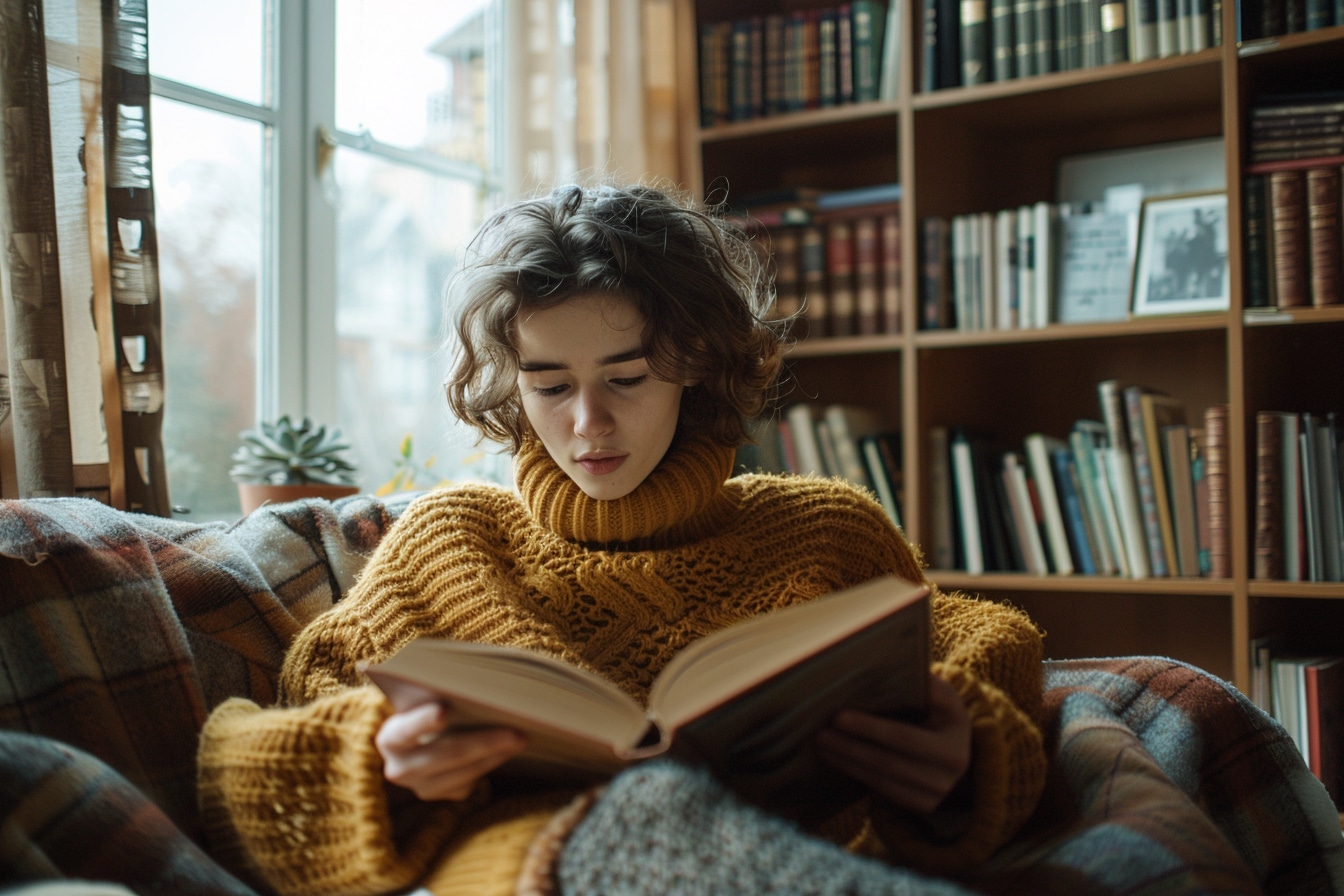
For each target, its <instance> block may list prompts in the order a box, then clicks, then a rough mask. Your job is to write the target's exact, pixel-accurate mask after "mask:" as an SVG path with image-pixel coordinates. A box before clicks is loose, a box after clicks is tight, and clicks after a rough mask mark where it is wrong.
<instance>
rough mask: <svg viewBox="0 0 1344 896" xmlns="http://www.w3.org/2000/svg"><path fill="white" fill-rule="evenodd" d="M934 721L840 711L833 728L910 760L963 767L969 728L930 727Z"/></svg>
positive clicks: (966, 752)
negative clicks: (964, 730)
mask: <svg viewBox="0 0 1344 896" xmlns="http://www.w3.org/2000/svg"><path fill="white" fill-rule="evenodd" d="M933 721H934V720H932V719H930V720H927V721H926V723H925V724H924V725H916V724H913V723H910V722H900V721H896V720H895V719H884V718H881V717H880V716H871V715H868V714H867V713H859V712H852V711H846V712H841V713H837V714H836V716H835V718H834V719H833V720H832V721H831V725H830V729H831V730H833V731H836V732H839V733H841V734H843V735H845V736H846V737H847V738H850V739H854V740H862V741H866V742H868V743H870V744H872V745H873V746H875V747H876V748H877V749H878V750H879V751H880V752H882V753H886V754H891V755H893V756H896V757H900V758H902V759H904V760H906V761H908V762H913V763H917V764H920V765H925V764H931V763H932V764H937V765H945V766H947V767H948V768H950V769H955V770H961V769H962V767H963V766H964V764H965V762H966V759H967V757H968V755H969V741H970V735H969V730H970V729H969V727H967V728H966V732H965V733H964V734H963V733H962V731H961V726H959V725H953V726H951V727H949V728H937V729H930V728H929V727H926V726H927V725H928V724H929V723H931V722H933ZM963 743H964V746H963Z"/></svg>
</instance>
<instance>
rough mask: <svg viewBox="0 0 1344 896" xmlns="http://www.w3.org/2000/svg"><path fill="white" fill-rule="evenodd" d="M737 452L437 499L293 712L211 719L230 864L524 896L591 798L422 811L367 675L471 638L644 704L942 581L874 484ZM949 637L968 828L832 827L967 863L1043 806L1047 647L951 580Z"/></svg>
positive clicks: (360, 586) (715, 451)
mask: <svg viewBox="0 0 1344 896" xmlns="http://www.w3.org/2000/svg"><path fill="white" fill-rule="evenodd" d="M732 457H733V453H732V451H731V450H729V449H727V448H723V447H721V446H716V445H712V444H709V443H707V442H703V441H698V440H694V439H691V440H685V441H684V442H680V443H678V444H674V446H673V449H672V450H671V451H670V452H669V454H668V456H667V457H666V458H664V460H663V462H662V463H661V464H660V465H659V466H658V468H657V469H656V470H655V471H654V472H653V474H652V475H651V476H650V477H649V478H648V479H647V480H646V481H645V482H644V483H643V484H641V485H640V487H639V488H638V489H636V490H635V491H634V492H633V493H632V494H630V495H629V496H627V497H625V498H622V499H620V500H616V501H597V500H593V499H590V498H588V497H587V496H585V495H584V494H583V493H582V492H581V491H580V490H579V489H578V488H577V487H576V486H575V485H574V484H573V482H572V481H571V480H570V479H569V478H568V477H567V476H566V475H565V474H564V473H563V472H562V471H561V470H560V469H559V467H558V466H556V464H555V463H554V462H553V461H551V459H550V458H549V457H548V456H547V454H546V452H545V451H544V450H543V449H542V448H541V447H540V446H539V445H535V444H534V445H529V446H526V447H525V449H524V450H523V452H522V453H521V454H520V455H519V457H518V458H517V464H516V469H517V482H518V493H516V494H515V493H514V492H511V491H509V490H506V489H503V488H498V487H493V486H486V485H465V486H460V487H453V488H446V489H442V490H438V491H435V492H432V493H430V494H427V495H425V496H424V497H422V498H420V499H418V500H417V501H416V502H415V503H414V504H412V505H411V507H409V508H408V509H407V511H406V512H405V514H404V515H403V517H402V518H401V519H400V520H398V522H397V524H396V525H395V526H394V527H393V529H392V530H391V531H390V532H389V533H388V535H387V536H386V537H385V538H384V540H383V541H382V543H381V544H380V545H379V547H378V550H377V551H376V553H375V554H374V556H373V557H372V558H371V559H370V561H369V564H368V566H367V568H366V569H365V571H364V573H363V574H362V576H361V577H360V578H359V580H358V582H357V583H356V585H355V587H354V588H353V589H352V590H351V592H350V593H349V594H348V595H347V596H346V597H345V598H344V599H343V600H342V601H340V603H338V604H337V605H336V606H335V607H333V608H332V609H331V610H330V611H328V612H326V613H324V614H323V615H322V616H320V617H318V618H317V619H315V620H314V621H313V622H312V623H311V624H310V625H308V627H307V628H306V629H305V630H304V631H303V632H302V633H301V634H300V635H299V637H298V638H297V639H296V641H295V643H294V644H293V645H292V646H291V648H290V651H289V653H288V655H287V657H286V661H285V666H284V670H283V672H282V681H281V701H280V702H281V704H282V705H281V706H278V707H274V708H265V709H263V708H260V707H258V706H256V705H254V704H252V703H250V702H248V701H245V700H240V699H235V700H231V701H228V702H226V703H224V704H222V705H221V706H220V707H218V708H217V709H216V710H215V712H214V713H213V714H212V715H211V717H210V719H209V720H208V722H207V724H206V726H205V730H204V732H203V733H202V739H201V746H200V755H199V760H200V773H199V774H200V781H199V783H200V799H201V803H202V813H203V818H204V820H205V823H206V826H207V830H208V832H209V836H210V840H211V845H212V849H213V851H214V852H215V854H216V855H217V856H218V857H219V858H220V859H221V860H222V861H224V863H225V864H226V865H229V866H230V867H231V868H232V869H233V870H234V871H235V872H236V873H238V874H240V875H241V876H243V877H245V878H247V879H249V880H251V881H253V882H254V883H258V884H260V885H262V886H265V887H267V888H270V889H273V890H275V891H277V892H280V893H284V894H300V893H323V894H329V896H339V894H365V893H386V892H391V891H395V890H399V889H402V888H405V887H408V886H410V885H412V884H414V883H417V882H420V883H422V884H424V885H425V886H427V887H429V889H430V890H431V891H432V892H434V893H436V894H440V896H447V894H456V893H464V894H472V896H483V894H492V893H501V894H502V893H511V892H513V887H514V883H515V881H516V879H517V877H518V874H519V871H520V869H521V868H522V867H523V864H524V857H525V855H526V853H527V850H528V848H529V846H530V845H532V844H533V841H534V839H537V835H538V832H540V831H541V830H542V829H543V828H544V827H545V826H546V825H547V822H548V820H550V819H551V818H552V817H553V816H554V815H555V813H556V811H557V810H558V809H559V808H560V807H562V806H563V805H564V804H565V803H566V802H567V801H568V799H569V797H570V796H571V794H564V793H555V794H548V793H542V794H535V795H529V796H524V797H518V796H512V797H509V798H506V799H505V798H492V797H491V795H490V792H489V786H488V784H486V785H483V786H482V787H480V788H478V793H477V795H476V796H474V797H473V798H472V799H470V800H467V801H464V802H460V803H454V802H438V803H421V802H419V801H417V800H415V799H414V798H412V797H410V796H409V795H408V794H407V793H405V792H404V791H399V790H398V789H397V788H393V787H391V786H390V785H387V784H386V783H385V781H384V779H383V775H382V762H381V759H380V757H379V754H378V752H377V750H376V748H375V747H374V743H373V737H374V733H375V732H376V731H377V729H378V727H379V725H380V723H381V722H382V721H383V719H384V718H386V716H387V715H388V713H389V708H388V706H387V704H386V702H385V701H384V700H383V699H382V697H381V694H380V692H379V691H378V690H377V689H376V688H374V687H373V686H372V685H369V684H367V683H366V682H363V681H361V677H360V675H359V673H358V672H357V669H356V664H357V663H359V662H360V661H378V660H381V659H384V658H386V657H388V656H390V655H391V654H392V653H394V652H395V651H396V650H397V649H398V648H399V647H401V646H402V645H403V644H405V643H407V642H408V641H409V640H411V639H412V638H415V637H418V636H426V635H427V636H437V637H453V638H461V639H467V640H475V641H482V642H490V643H495V644H506V645H513V646H517V647H524V648H528V649H531V650H536V651H540V652H543V653H548V654H551V655H553V656H557V657H561V658H563V659H565V660H568V661H570V662H573V663H576V664H578V665H580V666H583V667H586V668H588V669H591V670H593V671H595V672H598V673H600V674H602V675H604V676H606V677H607V678H609V679H610V680H611V681H613V682H615V683H617V684H618V685H619V686H621V687H622V688H624V689H625V690H627V691H628V692H629V693H631V694H633V695H635V696H636V697H637V698H643V697H644V696H645V694H646V692H647V689H648V687H649V685H650V683H651V681H652V679H653V677H654V675H655V674H656V673H657V672H658V670H659V669H661V668H662V666H663V665H664V664H665V663H666V662H667V661H668V659H669V658H670V657H672V656H673V655H674V654H675V653H676V651H677V650H679V649H680V648H681V647H683V646H684V645H686V644H687V643H689V642H690V641H692V640H694V639H696V638H699V637H701V636H703V635H705V634H707V633H709V632H712V631H715V630H717V629H719V628H722V627H723V626H726V625H729V624H731V623H733V622H736V621H738V620H741V619H744V618H747V617H750V616H752V615H755V614H758V613H761V612H765V611H768V610H772V609H775V608H777V607H782V606H786V605H789V604H793V603H797V602H799V601H806V600H810V599H812V598H815V597H817V596H820V595H823V594H826V593H828V592H831V591H835V590H837V589H840V588H844V587H847V586H849V585H854V584H858V583H861V582H864V581H867V580H868V579H870V578H873V577H874V576H877V575H881V574H885V573H895V574H897V575H900V576H902V577H904V578H907V579H910V580H915V581H920V580H922V579H923V572H922V570H921V559H920V556H919V554H918V552H917V551H916V550H915V549H914V548H913V547H912V546H911V545H910V544H909V543H908V542H907V541H906V540H905V538H904V537H903V536H902V534H901V533H900V532H899V530H897V529H896V528H895V527H894V526H893V525H892V524H891V522H890V521H889V520H888V518H887V517H886V516H885V514H884V513H883V511H882V509H881V507H880V506H879V505H878V504H877V503H876V502H875V501H874V500H872V499H871V497H870V496H868V495H867V494H866V493H864V492H862V491H860V490H858V489H856V488H854V487H852V486H850V485H848V484H846V483H844V482H842V481H839V480H821V479H816V478H800V477H781V476H766V475H749V476H739V477H735V478H731V479H730V478H729V475H730V473H731V470H732ZM933 623H934V644H933V651H934V656H935V658H936V662H935V664H934V667H933V668H934V671H935V672H937V673H938V674H940V675H942V676H943V677H945V678H947V679H949V680H950V681H951V682H952V683H953V684H954V685H955V686H956V688H957V689H958V691H959V692H960V694H961V696H962V698H963V700H964V701H965V703H966V705H967V707H968V708H969V711H970V713H971V717H972V723H973V735H972V737H973V766H972V770H971V773H970V783H971V801H972V803H971V811H970V816H969V820H968V821H966V822H965V823H964V824H961V825H958V826H957V828H956V833H955V834H951V835H949V834H948V833H947V832H946V831H943V832H942V834H940V835H939V836H937V837H935V836H934V835H933V834H931V833H930V830H929V828H928V826H926V825H923V824H920V823H919V822H918V821H916V820H911V819H907V818H904V817H902V816H901V815H900V814H898V813H897V812H895V811H893V810H890V809H888V808H886V807H885V805H884V804H882V803H881V802H880V801H878V800H872V801H871V804H870V805H869V804H864V805H863V806H860V807H859V808H858V809H857V810H856V811H857V812H859V813H861V814H863V815H864V816H866V817H863V818H852V819H848V820H840V821H837V823H836V828H835V829H834V830H832V831H831V832H829V833H830V834H831V835H832V836H835V837H839V838H842V839H845V840H847V841H849V842H850V843H851V844H852V845H854V846H855V847H856V848H863V849H864V850H865V851H867V852H876V853H881V854H885V855H887V856H888V857H889V858H891V859H892V860H893V861H897V862H901V863H905V864H910V865H913V866H915V867H919V868H922V869H925V870H932V871H955V870H957V869H958V868H964V867H967V866H968V865H971V864H974V863H976V862H979V861H981V860H983V859H984V858H985V857H987V856H988V855H989V854H990V853H991V852H992V851H993V850H994V849H996V848H997V847H998V846H1000V845H1001V844H1002V843H1004V842H1005V841H1006V840H1007V838H1008V837H1010V836H1011V835H1012V833H1013V832H1014V831H1015V830H1016V829H1017V828H1018V826H1019V825H1020V824H1021V823H1022V821H1024V820H1025V818H1026V817H1027V815H1028V814H1029V813H1030V812H1031V810H1032V808H1033V807H1034V806H1035V803H1036V800H1037V798H1038V797H1039V795H1040V791H1041V788H1042V786H1043V784H1044V777H1045V757H1044V752H1043V749H1042V745H1041V738H1040V734H1039V732H1038V730H1037V729H1036V727H1035V725H1034V724H1033V723H1032V721H1031V714H1032V713H1033V712H1034V711H1035V709H1036V708H1037V705H1038V703H1039V701H1040V697H1041V681H1040V674H1041V670H1040V660H1041V640H1040V634H1039V632H1038V630H1037V629H1036V627H1035V626H1034V625H1033V624H1032V623H1031V622H1030V621H1029V620H1028V619H1027V618H1026V617H1025V616H1023V615H1022V614H1021V613H1019V612H1018V611H1016V610H1014V609H1012V608H1009V607H1007V606H1003V605H1000V604H994V603H989V602H985V601H979V600H973V599H970V598H965V597H960V596H950V595H942V594H939V593H937V591H936V590H935V592H934V600H933ZM842 822H845V823H844V824H842ZM842 827H843V828H845V829H844V830H841V828H842Z"/></svg>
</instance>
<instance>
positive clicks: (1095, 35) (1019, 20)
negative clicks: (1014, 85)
mask: <svg viewBox="0 0 1344 896" xmlns="http://www.w3.org/2000/svg"><path fill="white" fill-rule="evenodd" d="M1221 5H1222V4H1221V0H924V6H923V12H924V34H923V42H924V55H923V63H924V64H923V70H922V72H921V83H922V89H923V90H925V91H930V90H939V89H942V88H946V87H967V86H971V85H974V84H984V83H988V82H991V81H1006V80H1010V79H1014V78H1025V77H1031V76H1034V75H1043V74H1047V73H1049V72H1059V71H1069V70H1072V69H1080V68H1091V67H1094V66H1098V65H1112V64H1115V63H1120V62H1129V61H1133V62H1142V61H1144V60H1147V59H1156V58H1160V57H1166V56H1175V55H1179V54H1182V53H1194V52H1198V51H1200V50H1203V49H1206V48H1208V47H1212V46H1218V45H1219V44H1220V43H1221V42H1222V33H1221V25H1220V21H1221Z"/></svg>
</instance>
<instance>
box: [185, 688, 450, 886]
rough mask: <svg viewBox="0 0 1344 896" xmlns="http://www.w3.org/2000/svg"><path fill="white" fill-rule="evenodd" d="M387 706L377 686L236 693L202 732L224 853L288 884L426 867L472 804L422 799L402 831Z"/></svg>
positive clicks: (258, 879)
mask: <svg viewBox="0 0 1344 896" xmlns="http://www.w3.org/2000/svg"><path fill="white" fill-rule="evenodd" d="M387 713H388V708H387V704H386V701H384V700H383V698H382V695H381V693H380V692H378V691H377V690H376V689H375V688H373V687H372V686H369V687H364V688H356V689H352V690H347V691H343V692H340V693H336V694H331V695H329V696H327V697H323V698H321V699H319V700H316V701H314V702H312V703H310V704H307V705H305V706H301V707H294V708H286V709H262V708H260V707H258V706H256V705H255V704H254V703H252V702H250V701H247V700H242V699H237V698H235V699H232V700H229V701H226V702H225V703H223V704H221V705H220V706H219V707H218V708H217V709H216V710H215V712H214V713H212V714H211V716H210V719H209V720H208V721H207V723H206V726H205V729H204V731H203V732H202V734H201V745H200V762H199V766H200V776H199V797H200V801H201V808H202V818H203V820H204V822H205V825H206V829H207V831H208V832H209V836H210V840H211V846H212V848H213V850H214V852H215V855H216V856H218V857H219V859H220V860H221V862H222V863H223V864H225V865H226V866H227V867H229V868H230V869H231V870H233V871H234V872H235V873H238V874H239V875H240V876H242V877H244V878H246V879H248V880H250V881H252V882H253V883H263V884H264V885H265V886H266V887H267V888H268V889H273V890H275V891H276V892H278V893H281V894H291V893H293V894H297V893H317V892H321V893H331V894H342V893H349V894H355V893H361V894H362V893H385V892H392V891H396V890H400V889H404V888H406V887H407V886H409V885H410V884H412V883H413V882H414V881H415V880H416V879H418V878H419V877H420V876H421V875H422V874H424V872H425V869H426V867H427V865H428V864H429V862H430V861H431V859H432V858H433V857H434V856H435V855H436V854H437V853H438V851H439V850H441V849H442V847H443V844H444V842H445V841H446V840H447V838H448V836H449V835H450V833H451V831H452V828H453V827H454V825H455V824H456V822H457V820H458V815H459V814H460V813H462V812H464V811H465V810H466V808H467V805H466V804H450V803H435V804H419V805H417V806H415V807H413V808H414V809H415V810H416V811H418V812H419V813H420V817H418V818H417V819H416V820H417V822H418V823H417V824H415V825H413V826H399V827H407V828H408V829H411V830H412V834H411V835H410V836H408V837H407V838H406V839H405V840H404V841H403V842H398V841H397V838H396V837H395V836H394V830H393V822H392V815H391V813H390V811H389V806H388V802H387V790H386V788H385V787H384V785H383V777H382V759H381V757H380V756H379V755H378V752H377V749H376V748H375V747H374V743H373V736H374V733H375V732H376V731H377V729H378V726H379V725H380V724H381V723H382V721H383V719H384V718H386V716H387Z"/></svg>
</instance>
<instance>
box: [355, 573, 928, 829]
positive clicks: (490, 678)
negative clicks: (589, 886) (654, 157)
mask: <svg viewBox="0 0 1344 896" xmlns="http://www.w3.org/2000/svg"><path fill="white" fill-rule="evenodd" d="M928 618H929V610H928V592H927V588H926V587H925V586H923V585H917V584H912V583H909V582H905V581H902V580H900V579H897V578H894V577H883V578H879V579H874V580H872V581H870V582H867V583H865V584H863V585H860V586H857V587H855V588H850V589H847V590H845V591H842V592H838V593H836V594H832V595H828V596H826V597H823V598H819V599H817V600H815V601H811V602H809V603H806V604H800V605H797V606H793V607H789V608H787V609H784V610H779V611H776V612H774V613H769V614H765V615H762V616H758V617H755V618H753V619H750V620H747V621H745V622H742V623H739V624H737V625H734V626H731V627H729V628H727V629H724V630H722V631H720V632H717V633H715V634H714V635H711V636H709V637H706V638H703V639H701V640H699V641H697V642H695V643H694V644H692V645H691V646H690V647H688V648H687V649H686V650H684V651H682V653H681V654H679V655H678V656H677V657H675V658H674V659H673V660H672V662H670V663H669V664H668V666H667V667H666V668H665V669H664V670H663V672H662V673H661V674H660V675H659V676H658V679H657V681H656V682H655V684H654V686H653V688H652V689H651V691H650V694H649V701H648V702H649V708H648V709H647V710H646V709H645V708H644V707H642V706H640V705H639V704H638V703H637V702H636V701H634V700H633V699H631V698H630V697H629V696H628V695H626V694H624V693H623V692H621V691H620V690H619V689H617V688H615V687H614V686H612V685H611V684H610V683H609V682H606V681H605V680H603V679H602V678H601V677H599V676H597V675H594V674H592V673H590V672H587V671H585V670H583V669H579V668H577V667H574V666H570V665H568V664H566V663H562V662H558V661H556V660H554V659H551V658H549V657H545V656H542V655H539V654H535V653H531V652H527V651H521V650H516V649H510V648H501V647H495V646H490V645H482V644H472V643H465V642H458V641H448V640H440V639H420V640H417V641H414V642H412V643H411V644H409V645H407V647H406V648H404V649H403V650H402V651H401V652H400V653H398V654H397V655H396V656H394V657H392V658H390V659H389V660H387V661H385V662H383V663H379V664H377V665H374V666H370V667H368V668H367V669H366V670H365V671H366V672H367V674H368V675H369V677H370V678H371V679H372V680H373V681H375V682H376V683H377V684H378V685H379V686H380V687H382V688H383V690H384V691H386V692H387V693H388V695H389V697H390V699H391V700H392V703H393V705H394V706H396V707H397V708H398V709H399V710H400V709H407V708H410V707H412V706H415V705H418V704H420V703H423V702H425V701H426V700H446V701H447V702H448V703H449V704H450V706H451V719H450V725H451V726H452V727H453V728H465V729H470V728H498V727H507V728H515V729H517V730H519V731H522V732H523V733H525V734H526V736H527V738H528V745H527V748H526V749H525V750H524V752H523V753H522V754H521V755H519V756H518V757H517V758H516V759H514V760H513V761H511V762H509V763H508V764H507V767H506V768H507V770H508V771H510V772H512V773H514V774H516V775H522V776H526V777H533V778H542V779H547V780H568V781H570V782H574V781H580V780H592V779H595V778H600V777H602V776H605V775H609V774H612V773H614V772H615V771H618V770H619V769H620V768H622V767H623V766H625V765H627V764H628V763H630V762H632V761H637V760H639V759H643V758H647V757H649V756H654V755H658V754H661V753H664V752H671V753H673V754H675V755H679V756H683V757H686V758H688V759H690V760H692V761H703V762H705V763H706V764H708V765H709V766H710V767H712V768H714V769H715V770H716V771H718V772H719V773H720V774H721V776H722V777H723V778H724V779H725V780H727V781H729V782H730V783H731V784H732V785H733V786H734V787H736V788H737V789H738V790H739V792H740V793H742V794H743V795H744V796H746V797H748V798H749V799H754V800H756V801H758V802H761V803H763V804H766V805H768V806H770V807H771V808H774V809H776V810H777V811H780V812H783V813H785V814H789V815H792V816H794V817H800V818H801V817H805V816H810V815H813V814H815V813H817V812H819V811H820V812H823V813H824V812H825V811H830V810H833V809H835V808H838V804H842V803H843V801H844V800H847V799H852V798H854V797H855V796H857V795H858V793H859V792H860V791H861V787H860V785H858V784H857V782H855V781H854V780H853V779H852V778H849V777H847V776H845V775H842V774H840V773H838V772H836V771H835V770H834V769H831V768H830V767H829V766H827V765H825V764H823V763H821V762H820V761H819V759H818V757H817V755H816V751H815V749H814V748H813V743H812V741H813V737H814V735H815V734H816V732H817V731H819V730H820V729H821V728H822V727H823V726H824V725H826V723H827V722H828V721H829V720H830V719H831V717H832V716H833V715H834V714H835V713H836V712H837V711H838V710H840V709H845V708H852V709H857V710H861V711H864V712H867V713H873V714H879V715H891V716H897V715H912V716H914V717H919V716H922V715H923V713H924V711H925V707H926V701H927V693H928V669H929V629H928Z"/></svg>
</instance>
